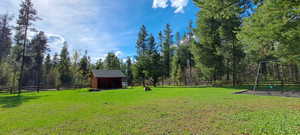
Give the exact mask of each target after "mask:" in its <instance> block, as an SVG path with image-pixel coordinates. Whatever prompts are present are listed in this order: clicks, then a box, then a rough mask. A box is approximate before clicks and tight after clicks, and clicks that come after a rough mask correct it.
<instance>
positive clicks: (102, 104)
mask: <svg viewBox="0 0 300 135" xmlns="http://www.w3.org/2000/svg"><path fill="white" fill-rule="evenodd" d="M236 91H238V90H234V89H230V88H154V90H153V91H151V92H144V91H143V90H142V88H133V89H127V90H111V91H102V92H88V91H87V89H81V90H69V91H47V92H41V93H25V94H22V95H21V96H11V95H6V94H0V134H1V135H2V134H3V135H5V134H9V135H14V134H15V135H21V134H22V135H23V134H25V135H26V134H28V135H32V134H54V135H55V134H60V135H75V134H84V135H90V134H109V135H115V134H125V135H126V134H127V135H135V134H136V135H143V134H151V135H156V134H174V135H179V134H187V135H190V134H204V135H214V134H221V135H229V134H230V135H231V134H234V135H241V134H244V135H269V134H270V135H295V134H300V99H299V98H286V97H271V96H253V95H234V94H232V93H233V92H236Z"/></svg>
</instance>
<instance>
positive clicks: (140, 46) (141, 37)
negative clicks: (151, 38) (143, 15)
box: [136, 25, 148, 56]
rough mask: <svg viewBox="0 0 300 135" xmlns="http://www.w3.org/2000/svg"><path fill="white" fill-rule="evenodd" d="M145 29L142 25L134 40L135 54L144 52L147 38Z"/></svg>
mask: <svg viewBox="0 0 300 135" xmlns="http://www.w3.org/2000/svg"><path fill="white" fill-rule="evenodd" d="M147 36H148V34H147V30H146V27H145V26H144V25H142V27H141V29H140V32H139V34H138V40H137V41H136V48H137V54H138V55H139V56H141V55H144V54H145V50H146V43H145V42H146V40H147Z"/></svg>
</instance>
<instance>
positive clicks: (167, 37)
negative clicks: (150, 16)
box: [162, 24, 173, 78]
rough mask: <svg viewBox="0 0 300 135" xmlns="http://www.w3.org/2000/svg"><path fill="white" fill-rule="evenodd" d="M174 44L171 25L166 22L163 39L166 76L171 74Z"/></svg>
mask: <svg viewBox="0 0 300 135" xmlns="http://www.w3.org/2000/svg"><path fill="white" fill-rule="evenodd" d="M172 44H173V35H172V30H171V26H170V25H169V24H166V28H165V30H164V41H163V48H162V53H163V65H164V78H166V77H169V76H170V71H171V66H170V65H171V57H172V56H171V45H172Z"/></svg>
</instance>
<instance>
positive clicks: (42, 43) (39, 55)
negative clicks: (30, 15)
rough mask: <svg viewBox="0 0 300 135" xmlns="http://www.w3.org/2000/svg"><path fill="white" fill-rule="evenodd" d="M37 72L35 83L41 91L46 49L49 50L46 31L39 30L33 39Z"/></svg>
mask: <svg viewBox="0 0 300 135" xmlns="http://www.w3.org/2000/svg"><path fill="white" fill-rule="evenodd" d="M30 44H31V46H32V51H33V59H34V64H33V65H34V66H33V69H34V70H35V71H36V72H35V77H34V78H35V85H36V86H37V89H36V90H37V92H39V91H40V82H41V79H42V75H43V60H44V55H45V53H46V51H47V50H48V45H47V37H46V35H45V34H44V32H39V33H38V34H37V35H36V36H35V37H34V38H33V39H32V41H31V43H30Z"/></svg>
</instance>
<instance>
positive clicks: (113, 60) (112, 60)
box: [104, 52, 121, 70]
mask: <svg viewBox="0 0 300 135" xmlns="http://www.w3.org/2000/svg"><path fill="white" fill-rule="evenodd" d="M120 64H121V63H120V60H119V58H118V57H117V56H116V55H115V53H113V52H110V53H108V54H107V56H106V58H105V60H104V65H105V69H107V70H120V69H121V67H120Z"/></svg>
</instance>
